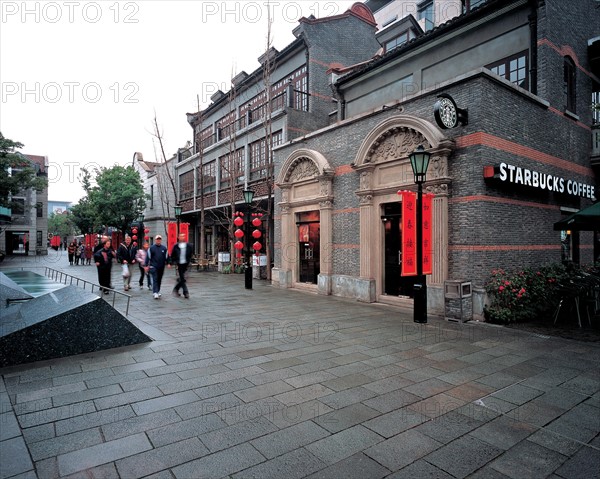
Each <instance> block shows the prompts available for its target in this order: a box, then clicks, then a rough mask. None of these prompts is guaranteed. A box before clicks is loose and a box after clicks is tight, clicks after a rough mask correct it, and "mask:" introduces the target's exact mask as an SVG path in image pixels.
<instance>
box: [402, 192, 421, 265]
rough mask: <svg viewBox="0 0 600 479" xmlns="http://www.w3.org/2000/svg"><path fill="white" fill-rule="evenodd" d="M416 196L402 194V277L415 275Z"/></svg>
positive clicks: (411, 193) (409, 193) (410, 193)
mask: <svg viewBox="0 0 600 479" xmlns="http://www.w3.org/2000/svg"><path fill="white" fill-rule="evenodd" d="M416 247H417V196H416V195H415V193H413V192H411V191H403V192H402V272H401V273H400V274H401V275H402V276H415V275H416V274H417V249H416Z"/></svg>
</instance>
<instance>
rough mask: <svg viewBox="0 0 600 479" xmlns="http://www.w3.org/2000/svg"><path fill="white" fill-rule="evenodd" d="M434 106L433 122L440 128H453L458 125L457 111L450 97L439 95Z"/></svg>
mask: <svg viewBox="0 0 600 479" xmlns="http://www.w3.org/2000/svg"><path fill="white" fill-rule="evenodd" d="M438 98H439V100H438V101H437V102H436V103H435V106H434V111H433V113H434V116H435V121H436V122H437V124H438V125H439V127H440V128H444V129H447V128H454V127H455V126H457V125H458V109H457V108H456V103H454V100H453V99H452V98H451V97H450V95H440V96H439V97H438Z"/></svg>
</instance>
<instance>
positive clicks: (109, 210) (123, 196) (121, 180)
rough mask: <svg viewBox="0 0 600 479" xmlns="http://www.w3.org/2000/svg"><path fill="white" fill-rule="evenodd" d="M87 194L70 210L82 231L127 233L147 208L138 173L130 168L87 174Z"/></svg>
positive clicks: (83, 181) (85, 177)
mask: <svg viewBox="0 0 600 479" xmlns="http://www.w3.org/2000/svg"><path fill="white" fill-rule="evenodd" d="M80 181H81V184H82V186H83V188H84V190H85V191H86V193H87V196H86V197H84V198H82V199H81V200H80V201H79V203H78V204H77V205H75V206H73V207H72V208H71V210H72V212H73V216H74V218H75V222H76V224H77V226H78V227H79V228H80V229H81V230H82V231H83V232H88V231H90V230H91V231H94V230H95V227H98V226H101V225H106V226H114V227H116V228H118V229H119V230H121V231H123V232H125V231H127V229H129V227H130V225H131V223H133V222H134V221H135V220H136V219H137V218H138V216H139V215H140V213H141V212H142V211H143V209H144V208H145V206H146V194H145V193H144V188H143V185H142V179H141V177H140V175H139V173H138V172H137V171H136V170H135V169H134V168H133V167H131V166H128V167H123V166H119V165H115V166H113V167H112V168H100V170H96V177H95V179H94V181H92V177H91V173H90V172H89V171H87V170H84V171H83V173H82V176H81V178H80Z"/></svg>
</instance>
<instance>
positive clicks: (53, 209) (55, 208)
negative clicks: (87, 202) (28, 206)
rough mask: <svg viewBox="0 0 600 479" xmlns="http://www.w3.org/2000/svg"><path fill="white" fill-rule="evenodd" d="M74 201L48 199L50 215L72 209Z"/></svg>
mask: <svg viewBox="0 0 600 479" xmlns="http://www.w3.org/2000/svg"><path fill="white" fill-rule="evenodd" d="M72 204H73V203H72V202H71V201H54V200H48V216H50V215H51V214H52V213H54V214H56V215H60V214H63V213H64V212H65V211H68V210H69V209H71V205H72Z"/></svg>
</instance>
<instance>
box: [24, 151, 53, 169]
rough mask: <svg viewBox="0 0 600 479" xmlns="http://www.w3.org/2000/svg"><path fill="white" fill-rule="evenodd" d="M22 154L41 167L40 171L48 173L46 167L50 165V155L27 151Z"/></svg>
mask: <svg viewBox="0 0 600 479" xmlns="http://www.w3.org/2000/svg"><path fill="white" fill-rule="evenodd" d="M22 155H23V156H24V157H25V158H27V159H28V160H29V161H31V162H32V163H34V164H35V165H37V166H38V167H39V172H40V173H46V167H47V166H48V157H47V156H41V155H28V154H26V153H22Z"/></svg>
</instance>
